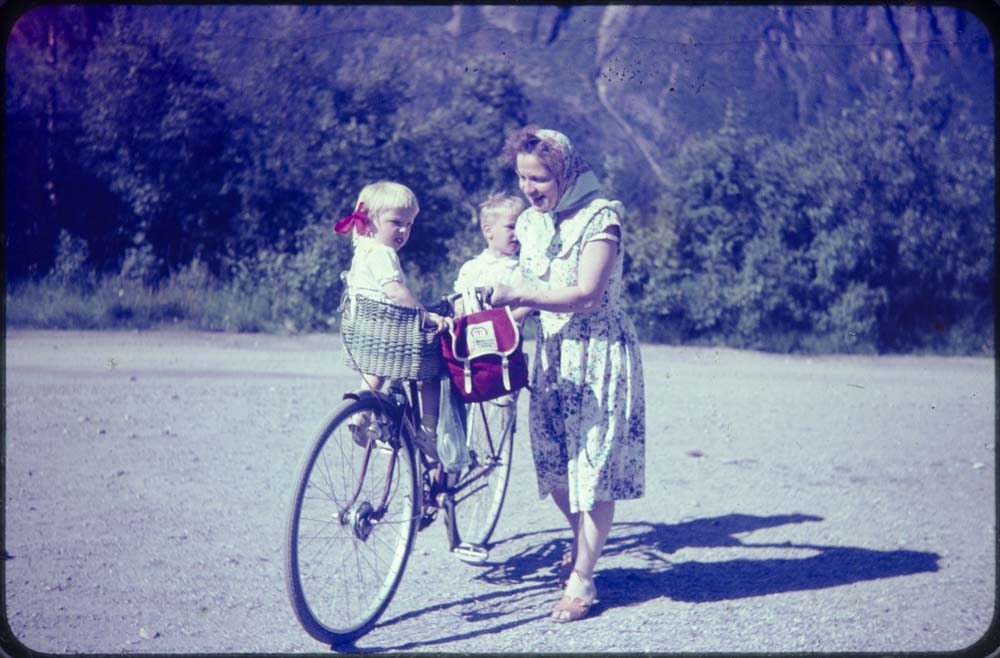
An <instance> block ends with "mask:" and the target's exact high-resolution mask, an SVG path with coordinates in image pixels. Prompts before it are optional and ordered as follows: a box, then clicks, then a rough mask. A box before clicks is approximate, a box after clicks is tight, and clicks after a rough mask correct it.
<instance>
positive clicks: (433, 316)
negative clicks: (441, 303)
mask: <svg viewBox="0 0 1000 658" xmlns="http://www.w3.org/2000/svg"><path fill="white" fill-rule="evenodd" d="M424 328H426V329H434V330H435V331H436V332H437V333H441V332H442V331H446V330H447V331H454V329H455V321H454V320H452V319H451V318H449V317H446V316H443V315H438V314H437V313H434V312H433V311H428V312H427V313H426V314H425V315H424Z"/></svg>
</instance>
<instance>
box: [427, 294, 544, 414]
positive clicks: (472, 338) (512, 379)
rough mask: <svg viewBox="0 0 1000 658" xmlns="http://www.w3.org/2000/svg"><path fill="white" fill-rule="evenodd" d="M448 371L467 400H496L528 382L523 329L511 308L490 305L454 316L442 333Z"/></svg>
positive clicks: (459, 393) (459, 392) (443, 354)
mask: <svg viewBox="0 0 1000 658" xmlns="http://www.w3.org/2000/svg"><path fill="white" fill-rule="evenodd" d="M441 352H442V356H443V357H444V362H445V365H446V366H447V368H448V374H449V375H450V377H451V381H452V383H454V385H455V388H456V389H457V392H458V395H459V397H460V398H462V400H464V401H465V402H485V401H487V400H495V399H496V398H499V397H503V396H504V395H507V394H509V393H513V392H514V391H516V390H518V389H521V388H524V387H525V386H527V385H528V360H527V358H526V357H525V355H524V350H523V349H522V345H521V330H520V327H518V325H517V322H515V321H514V317H513V316H512V315H511V313H510V308H508V307H506V306H504V307H501V308H490V309H486V310H484V311H476V312H474V313H470V314H469V315H466V316H463V317H460V318H456V319H455V331H454V332H445V333H444V334H442V335H441Z"/></svg>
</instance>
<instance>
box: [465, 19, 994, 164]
mask: <svg viewBox="0 0 1000 658" xmlns="http://www.w3.org/2000/svg"><path fill="white" fill-rule="evenodd" d="M447 25H448V33H449V34H451V35H453V36H454V37H455V38H456V39H457V38H462V39H467V38H469V36H470V35H475V36H474V38H473V41H474V42H475V43H477V44H478V45H479V46H480V47H481V48H484V49H488V50H495V49H496V47H497V44H500V43H503V44H505V46H506V48H505V49H504V52H505V53H506V54H508V55H509V56H510V57H511V59H512V61H513V62H514V65H515V67H516V70H517V72H518V77H519V78H520V79H521V80H522V81H524V82H525V84H526V86H527V88H528V93H529V96H530V97H531V98H532V100H533V103H534V107H533V112H532V117H533V120H536V121H539V122H543V121H551V122H553V123H558V124H559V125H566V124H567V123H568V124H570V126H572V127H576V128H577V132H579V133H588V134H589V133H593V134H594V135H595V139H617V140H627V141H629V142H631V143H632V144H633V145H634V147H635V151H636V155H640V156H641V157H642V158H643V159H644V160H646V161H647V162H648V163H649V165H650V169H651V171H653V173H654V174H657V175H659V165H658V162H659V161H661V160H662V159H664V158H663V156H664V155H668V154H670V153H671V152H673V151H675V150H676V149H677V148H678V147H679V146H680V144H682V143H683V142H684V140H685V139H687V138H689V137H690V136H692V135H693V134H696V133H698V132H700V131H705V130H714V129H717V128H718V127H719V126H720V125H721V122H722V120H723V117H724V116H725V113H726V108H727V106H728V105H729V104H730V103H735V105H736V108H737V110H738V111H739V113H740V115H741V116H742V117H743V123H744V126H745V127H746V128H747V129H749V130H751V131H754V132H762V133H767V134H774V135H778V136H788V135H790V134H793V133H794V132H795V131H796V129H797V128H799V127H801V126H803V125H806V124H809V123H812V122H814V121H815V120H816V118H817V117H818V116H820V115H822V114H824V113H830V112H837V111H838V110H839V108H841V107H843V106H845V105H848V104H849V103H850V102H851V101H852V100H854V99H855V98H857V97H858V95H859V94H860V93H861V92H862V91H864V90H865V89H867V88H869V87H871V86H873V85H875V84H882V83H884V82H885V81H886V79H888V78H890V77H891V78H894V79H896V80H898V81H900V83H901V84H904V85H915V84H921V83H922V82H924V81H926V80H928V79H929V78H933V77H935V76H937V77H943V78H945V79H947V80H950V81H952V82H953V83H954V85H955V87H956V88H957V89H959V90H961V91H962V92H964V93H967V94H969V95H971V96H973V98H974V100H977V99H976V98H975V97H976V96H979V99H978V100H980V101H982V102H979V103H977V106H978V107H979V112H980V113H979V115H978V116H974V117H973V118H978V119H980V120H984V121H989V120H991V119H990V117H991V113H992V106H991V96H992V94H991V90H990V85H989V84H988V83H987V84H985V85H983V84H977V83H976V82H974V81H983V80H986V81H989V80H990V79H991V78H990V75H991V73H990V71H991V70H992V66H993V54H992V49H991V43H990V39H989V36H988V33H987V31H986V29H985V27H984V26H983V24H982V22H981V21H980V20H979V19H978V18H977V17H976V16H974V15H972V14H970V13H968V12H964V11H961V10H957V9H954V8H951V7H931V6H851V7H846V6H817V7H805V6H804V7H680V6H678V7H671V6H651V5H638V6H627V5H610V6H603V7H602V6H574V7H565V8H558V7H551V6H544V7H542V6H539V7H531V6H527V7H526V6H487V7H469V6H456V7H454V8H453V9H452V13H451V20H450V21H449V22H448V24H447ZM566 129H567V131H568V130H570V128H569V127H567V128H566Z"/></svg>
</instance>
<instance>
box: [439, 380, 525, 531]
mask: <svg viewBox="0 0 1000 658" xmlns="http://www.w3.org/2000/svg"><path fill="white" fill-rule="evenodd" d="M516 413H517V397H516V396H515V395H511V396H505V397H503V398H500V399H499V400H494V401H490V402H475V403H473V404H470V405H469V406H468V408H467V417H466V436H467V438H468V442H469V453H470V458H471V463H470V465H469V467H467V468H465V469H463V470H462V472H461V473H460V474H459V476H458V481H457V483H456V484H455V487H454V496H455V517H456V518H455V525H456V527H457V529H458V534H459V537H460V538H461V540H462V541H463V542H468V543H470V544H475V545H478V546H483V545H485V544H486V543H487V542H489V540H490V536H491V535H492V534H493V531H494V530H495V529H496V525H497V520H498V519H499V518H500V510H501V508H502V507H503V499H504V496H505V495H506V493H507V480H508V479H509V477H510V466H511V458H512V456H513V449H514V419H515V416H516Z"/></svg>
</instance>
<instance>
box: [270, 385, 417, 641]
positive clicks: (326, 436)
mask: <svg viewBox="0 0 1000 658" xmlns="http://www.w3.org/2000/svg"><path fill="white" fill-rule="evenodd" d="M419 503H420V501H419V499H418V495H417V477H416V469H415V467H414V461H413V452H412V448H411V447H410V445H409V444H408V442H400V441H399V432H398V431H397V427H396V423H395V422H394V421H393V420H392V419H391V418H390V417H388V416H387V415H386V414H385V413H384V412H383V410H382V408H381V403H380V401H379V400H377V399H375V398H366V399H365V398H363V399H361V400H349V401H346V402H344V403H343V404H341V406H340V407H339V408H338V409H337V410H336V412H335V413H334V414H333V416H332V417H331V418H330V420H329V421H328V422H327V423H326V425H325V426H324V427H323V429H322V430H321V431H320V433H319V436H318V437H317V438H316V441H315V443H314V445H313V446H312V448H311V449H310V451H309V453H308V455H307V456H306V459H305V463H304V464H303V466H302V472H301V475H300V477H299V481H298V484H297V486H296V489H295V497H294V500H293V503H292V511H291V516H290V519H289V523H288V541H287V544H286V579H287V585H288V593H289V596H290V598H291V601H292V607H293V608H294V610H295V614H296V616H297V617H298V619H299V622H300V623H301V624H302V627H303V628H304V629H305V630H306V632H308V633H309V634H310V635H311V636H313V637H314V638H316V639H317V640H320V641H322V642H328V643H330V644H334V645H335V644H338V643H344V642H347V641H350V640H354V639H356V638H358V637H360V636H361V635H363V634H365V633H367V632H368V631H369V630H371V628H372V627H373V626H374V625H375V622H376V621H377V620H378V618H379V616H380V615H381V614H382V613H383V612H384V611H385V608H386V606H388V605H389V601H390V600H391V599H392V596H393V594H394V593H395V591H396V587H397V585H398V584H399V581H400V578H402V575H403V570H404V569H405V568H406V561H407V558H408V557H409V554H410V549H411V548H412V546H413V537H414V535H415V533H416V529H417V520H418V517H419V509H420V507H419Z"/></svg>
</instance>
